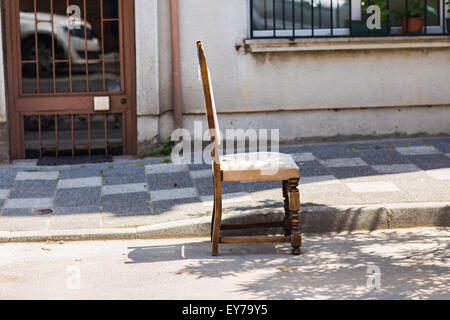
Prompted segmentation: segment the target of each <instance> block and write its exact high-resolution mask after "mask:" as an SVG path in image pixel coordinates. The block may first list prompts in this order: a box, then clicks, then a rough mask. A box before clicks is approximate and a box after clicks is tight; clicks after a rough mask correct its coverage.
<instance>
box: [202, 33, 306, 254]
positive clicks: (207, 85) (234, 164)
mask: <svg viewBox="0 0 450 320" xmlns="http://www.w3.org/2000/svg"><path fill="white" fill-rule="evenodd" d="M197 49H198V58H199V63H200V70H201V78H202V85H203V93H204V98H205V105H206V116H207V120H208V127H209V132H210V136H211V145H212V152H211V155H212V159H213V161H212V167H213V182H214V208H213V216H212V225H211V241H212V255H213V256H218V255H219V243H283V242H284V243H289V242H290V243H291V245H292V247H293V249H292V254H294V255H299V254H300V253H301V250H300V247H301V245H302V238H301V235H300V232H299V223H300V219H299V211H300V194H299V191H298V183H299V179H300V170H299V168H298V166H297V164H296V163H295V162H294V160H293V159H292V157H291V156H290V155H287V154H282V153H274V152H271V153H257V154H255V153H253V154H252V153H244V154H232V155H225V156H220V155H219V149H218V147H219V145H220V141H221V138H220V130H219V124H218V121H217V113H216V107H215V101H214V94H213V89H212V85H211V76H210V73H209V69H208V66H207V64H206V58H205V53H204V50H203V44H202V43H201V42H200V41H199V42H197ZM255 159H256V160H255ZM274 166H275V167H276V168H277V169H276V170H266V169H267V167H274ZM222 181H282V190H283V197H284V209H285V218H284V221H280V222H270V223H258V224H241V225H227V226H222V225H221V220H222V190H221V188H222V186H221V183H222ZM264 228H284V230H285V234H284V235H278V236H265V237H262V236H246V237H224V236H221V231H222V230H225V229H226V230H238V229H247V230H249V229H264Z"/></svg>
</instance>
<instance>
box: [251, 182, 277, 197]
mask: <svg viewBox="0 0 450 320" xmlns="http://www.w3.org/2000/svg"><path fill="white" fill-rule="evenodd" d="M282 185H283V183H282V182H281V181H251V182H245V183H242V186H243V187H244V189H245V190H246V191H247V192H257V191H264V190H272V189H279V192H280V193H281V194H282Z"/></svg>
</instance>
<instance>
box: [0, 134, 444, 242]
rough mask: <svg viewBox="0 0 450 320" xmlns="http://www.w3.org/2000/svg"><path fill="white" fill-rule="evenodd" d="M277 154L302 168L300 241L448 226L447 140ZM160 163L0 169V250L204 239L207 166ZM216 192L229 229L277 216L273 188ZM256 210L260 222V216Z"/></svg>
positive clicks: (277, 189)
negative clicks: (314, 235)
mask: <svg viewBox="0 0 450 320" xmlns="http://www.w3.org/2000/svg"><path fill="white" fill-rule="evenodd" d="M280 151H281V152H284V153H290V154H292V155H293V157H294V159H295V161H296V162H297V163H298V164H299V166H300V170H301V171H300V172H301V181H300V192H301V201H302V206H303V208H302V212H303V215H302V228H303V231H304V232H330V231H345V230H374V229H387V228H399V227H400V228H402V227H420V226H449V225H450V138H449V137H430V138H414V139H386V140H369V141H353V142H336V143H311V144H298V145H288V146H281V147H280ZM164 160H165V159H159V158H148V159H143V160H138V159H130V158H125V157H120V158H116V159H115V161H114V162H113V163H107V164H86V165H76V166H64V167H37V166H36V165H35V162H33V161H20V162H15V163H13V164H11V165H7V166H0V213H1V217H0V241H2V239H3V241H10V240H11V239H13V240H14V239H15V240H17V241H19V240H21V241H22V240H30V239H32V238H33V237H37V238H39V239H43V238H48V237H49V236H53V237H57V236H58V235H59V236H62V235H66V236H67V237H69V238H70V239H78V238H80V239H85V238H86V239H92V238H102V237H103V238H130V237H131V238H134V237H160V236H176V235H181V236H187V235H193V236H194V235H195V236H199V235H207V234H208V233H209V220H210V215H211V209H212V194H213V187H212V176H211V168H210V166H209V165H207V164H204V165H174V164H167V163H164ZM222 189H223V193H224V216H225V218H228V219H229V220H230V219H240V220H245V221H254V219H268V218H269V217H273V216H280V217H281V215H282V214H283V213H282V207H283V205H282V195H281V185H280V183H278V182H251V183H236V182H225V183H223V186H222ZM37 209H51V210H52V212H53V213H51V214H49V215H39V214H38V212H36V210H37ZM261 211H263V212H265V213H266V214H265V215H263V216H259V217H257V216H256V215H255V212H259V213H260V212H261ZM9 232H13V233H9ZM17 232H19V233H17ZM20 232H22V233H20Z"/></svg>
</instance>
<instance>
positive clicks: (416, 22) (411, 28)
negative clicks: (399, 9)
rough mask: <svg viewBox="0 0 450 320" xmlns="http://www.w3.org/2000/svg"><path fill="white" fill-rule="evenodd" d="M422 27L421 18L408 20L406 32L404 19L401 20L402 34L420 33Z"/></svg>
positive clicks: (422, 21)
mask: <svg viewBox="0 0 450 320" xmlns="http://www.w3.org/2000/svg"><path fill="white" fill-rule="evenodd" d="M423 25H424V18H423V17H414V18H408V30H406V18H403V19H402V27H403V32H404V33H407V32H408V33H419V32H422V29H423Z"/></svg>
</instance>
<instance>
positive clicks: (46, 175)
mask: <svg viewBox="0 0 450 320" xmlns="http://www.w3.org/2000/svg"><path fill="white" fill-rule="evenodd" d="M58 178H59V172H58V171H53V172H18V173H17V176H16V181H17V180H19V181H24V180H57V179H58Z"/></svg>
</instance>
